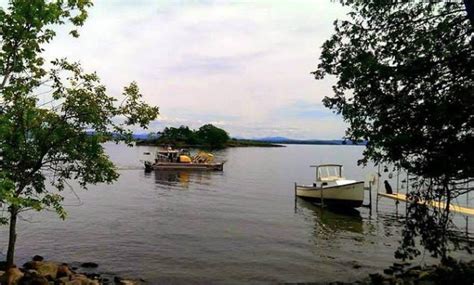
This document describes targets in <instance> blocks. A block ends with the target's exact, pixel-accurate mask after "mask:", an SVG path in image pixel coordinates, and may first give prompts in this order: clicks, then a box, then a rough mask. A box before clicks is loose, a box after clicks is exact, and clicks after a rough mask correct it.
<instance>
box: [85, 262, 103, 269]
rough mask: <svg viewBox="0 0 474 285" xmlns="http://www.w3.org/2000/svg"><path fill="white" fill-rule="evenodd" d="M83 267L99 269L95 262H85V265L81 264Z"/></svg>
mask: <svg viewBox="0 0 474 285" xmlns="http://www.w3.org/2000/svg"><path fill="white" fill-rule="evenodd" d="M81 267H84V268H97V267H99V265H98V264H97V263H95V262H84V263H83V264H81Z"/></svg>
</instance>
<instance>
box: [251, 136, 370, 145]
mask: <svg viewBox="0 0 474 285" xmlns="http://www.w3.org/2000/svg"><path fill="white" fill-rule="evenodd" d="M252 140H255V141H261V142H269V143H280V144H319V145H366V144H367V142H360V143H354V142H353V141H351V140H318V139H310V140H296V139H290V138H286V137H263V138H254V139H252Z"/></svg>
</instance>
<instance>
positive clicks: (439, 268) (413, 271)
mask: <svg viewBox="0 0 474 285" xmlns="http://www.w3.org/2000/svg"><path fill="white" fill-rule="evenodd" d="M354 283H356V284H367V285H368V284H373V285H378V284H383V285H405V284H410V285H412V284H413V285H415V284H420V285H438V284H440V285H441V284H449V285H464V284H465V285H472V284H474V260H472V261H470V262H462V261H456V260H454V259H448V260H446V261H444V262H442V263H440V264H438V265H429V266H419V265H417V266H410V264H409V263H394V264H393V265H392V266H390V267H389V268H387V269H385V270H384V272H383V274H381V273H374V274H370V275H369V277H367V278H366V279H364V280H361V281H357V282H354ZM334 284H344V283H337V282H336V283H334Z"/></svg>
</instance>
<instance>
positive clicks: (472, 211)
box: [378, 193, 474, 216]
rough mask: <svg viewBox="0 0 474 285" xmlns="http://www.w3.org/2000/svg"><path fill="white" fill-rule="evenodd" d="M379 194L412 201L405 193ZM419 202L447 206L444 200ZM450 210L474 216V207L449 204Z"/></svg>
mask: <svg viewBox="0 0 474 285" xmlns="http://www.w3.org/2000/svg"><path fill="white" fill-rule="evenodd" d="M378 195H379V196H381V197H385V198H389V199H393V200H396V201H402V202H412V201H411V200H410V199H409V198H407V196H406V195H405V194H402V193H398V194H386V193H378ZM417 203H419V204H427V205H428V206H430V207H434V208H440V209H445V208H446V203H444V202H437V201H418V202H417ZM449 210H450V211H451V212H454V213H459V214H463V215H470V216H474V209H473V208H467V207H461V206H457V205H453V204H451V205H449Z"/></svg>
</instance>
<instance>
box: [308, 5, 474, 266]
mask: <svg viewBox="0 0 474 285" xmlns="http://www.w3.org/2000/svg"><path fill="white" fill-rule="evenodd" d="M341 2H342V3H343V4H345V5H348V6H350V7H351V8H352V12H350V13H349V14H348V16H349V20H348V21H337V22H336V23H335V34H334V35H333V36H332V37H331V38H330V39H329V40H327V41H326V42H325V43H324V44H323V47H322V49H323V50H322V53H321V58H320V63H319V64H318V68H317V70H316V71H315V72H314V73H313V74H314V75H315V78H316V79H323V78H325V76H327V75H335V76H336V77H337V82H336V84H335V85H334V86H333V90H334V95H333V96H328V97H326V98H325V99H324V100H323V102H324V105H325V106H326V107H328V108H331V109H333V110H334V111H335V112H336V113H339V114H342V116H343V118H344V119H345V120H346V121H347V122H348V123H349V125H350V127H349V128H348V130H347V131H346V135H347V137H348V138H350V139H352V140H367V141H368V144H367V148H366V149H365V151H364V158H363V159H362V160H361V161H360V162H361V163H367V162H368V161H373V162H375V163H376V164H381V163H386V164H394V165H395V166H398V167H402V168H404V169H405V170H407V171H408V172H410V174H413V175H416V176H418V177H420V178H422V179H426V180H430V181H434V183H437V185H430V187H424V188H423V189H421V188H420V189H417V190H418V191H428V192H430V191H431V192H432V191H435V189H439V188H442V189H445V191H444V192H443V193H444V194H443V195H444V196H443V198H445V199H447V200H449V199H451V198H453V197H456V196H458V195H460V194H461V193H464V192H466V191H470V190H472V188H469V187H467V188H466V187H459V186H456V187H453V186H450V185H451V184H450V183H451V182H453V181H473V180H474V163H472V161H474V150H473V148H472V145H474V131H473V130H474V70H473V67H474V56H473V44H472V43H473V42H472V39H473V29H472V25H471V24H470V22H469V20H468V19H467V18H466V11H465V7H464V4H463V3H462V2H460V1H459V2H453V1H450V2H433V1H431V2H429V3H425V2H422V1H402V2H400V1H398V2H393V1H391V2H390V1H356V0H342V1H341ZM428 198H429V197H428ZM409 214H410V216H411V217H412V218H414V219H412V220H410V219H409V221H408V223H407V225H409V227H410V228H408V230H407V231H405V232H404V240H403V243H404V245H406V250H407V251H406V252H405V253H403V254H402V253H401V252H399V254H400V255H399V256H408V257H409V256H413V255H416V254H417V253H419V252H418V251H416V249H413V248H412V246H413V245H414V244H413V243H412V242H413V239H414V237H415V236H417V235H422V242H423V245H424V246H425V247H426V248H427V249H428V250H430V251H431V252H432V253H433V254H435V255H441V253H440V252H441V251H443V250H446V248H447V247H446V246H445V242H446V239H445V232H444V233H443V235H442V236H441V234H440V233H442V230H443V229H446V227H448V226H450V224H449V223H447V222H444V220H443V219H442V218H440V217H441V216H439V215H438V216H436V215H433V213H431V212H430V211H428V210H426V209H423V208H421V207H413V211H410V212H409ZM410 221H413V222H410ZM426 225H430V226H431V228H433V231H432V232H431V234H432V235H430V231H429V227H426ZM434 225H436V227H435V226H434ZM436 239H437V240H438V241H441V242H435V241H436ZM439 249H440V250H441V251H439Z"/></svg>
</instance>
